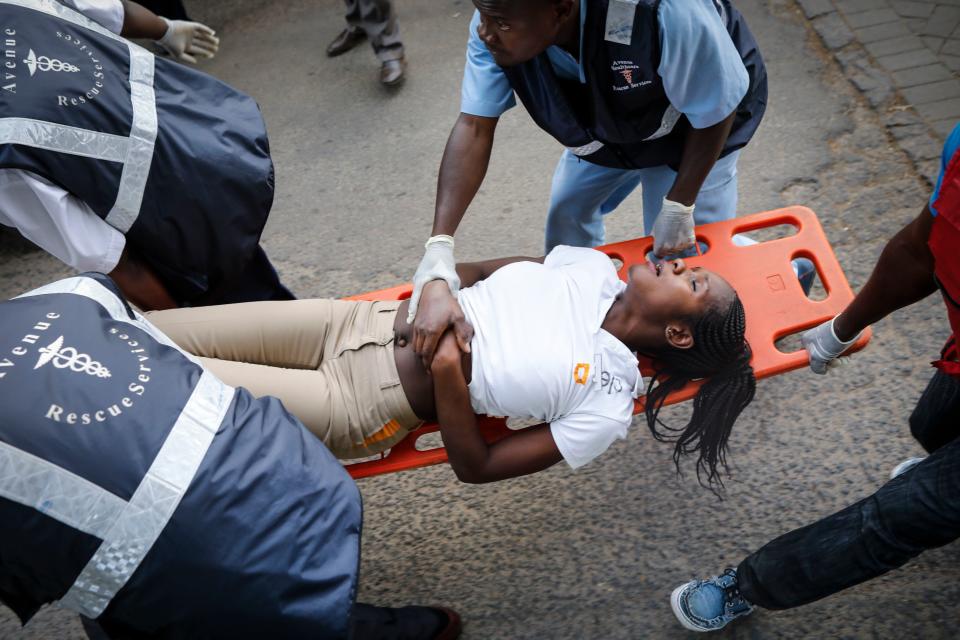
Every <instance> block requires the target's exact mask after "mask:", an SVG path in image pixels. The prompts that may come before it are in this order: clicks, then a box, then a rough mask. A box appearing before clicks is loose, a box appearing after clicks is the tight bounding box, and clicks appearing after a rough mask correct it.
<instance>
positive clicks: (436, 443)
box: [407, 431, 443, 451]
mask: <svg viewBox="0 0 960 640" xmlns="http://www.w3.org/2000/svg"><path fill="white" fill-rule="evenodd" d="M411 435H416V434H411ZM407 437H410V436H407ZM413 446H414V448H416V450H417V451H433V450H434V449H442V448H443V438H441V437H440V432H439V431H431V432H430V433H424V434H423V435H421V436H417V439H416V441H415V442H414V443H413Z"/></svg>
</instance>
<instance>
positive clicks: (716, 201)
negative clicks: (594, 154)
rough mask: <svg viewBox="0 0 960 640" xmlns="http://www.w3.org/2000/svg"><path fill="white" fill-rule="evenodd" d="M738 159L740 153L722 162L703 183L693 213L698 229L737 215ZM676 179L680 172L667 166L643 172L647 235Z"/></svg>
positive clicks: (736, 152) (735, 153)
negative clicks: (699, 226) (700, 226)
mask: <svg viewBox="0 0 960 640" xmlns="http://www.w3.org/2000/svg"><path fill="white" fill-rule="evenodd" d="M739 158H740V152H739V151H734V152H733V153H731V154H729V155H727V156H724V157H723V158H720V159H719V160H717V163H716V164H715V165H713V169H711V171H710V173H709V174H708V175H707V179H706V180H704V181H703V186H702V187H701V188H700V193H699V195H697V200H696V203H695V204H696V208H695V209H694V211H693V219H694V221H695V222H696V223H697V224H698V225H701V224H709V223H711V222H718V221H720V220H729V219H730V218H733V217H734V216H736V215H737V160H738V159H739ZM676 178H677V172H676V171H674V170H673V169H671V168H670V167H668V166H665V165H664V166H659V167H649V168H647V169H641V170H640V183H641V184H642V185H643V230H644V233H645V234H646V235H650V233H651V232H652V231H653V223H654V222H656V220H657V216H658V215H660V208H661V207H662V206H663V199H664V198H666V197H667V193H668V192H669V191H670V189H671V187H673V182H674V180H676Z"/></svg>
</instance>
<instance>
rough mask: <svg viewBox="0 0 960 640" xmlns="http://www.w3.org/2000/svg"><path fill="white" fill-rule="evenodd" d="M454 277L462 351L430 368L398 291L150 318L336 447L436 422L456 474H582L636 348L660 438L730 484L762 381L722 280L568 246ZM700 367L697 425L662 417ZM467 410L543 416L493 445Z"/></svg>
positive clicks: (612, 425)
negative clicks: (621, 262) (369, 298)
mask: <svg viewBox="0 0 960 640" xmlns="http://www.w3.org/2000/svg"><path fill="white" fill-rule="evenodd" d="M457 271H458V274H459V276H460V278H461V282H462V283H463V287H464V288H462V289H461V290H460V292H459V302H460V305H461V307H462V308H463V311H464V314H465V315H466V319H467V320H468V321H469V322H470V324H471V325H472V326H473V329H474V335H473V338H472V340H471V342H470V347H471V348H470V353H462V352H461V350H460V348H459V347H458V345H457V341H456V338H454V336H453V333H452V332H451V331H448V332H447V334H445V335H444V337H443V338H442V339H441V341H440V344H439V346H438V348H437V351H436V354H435V356H434V358H433V361H432V363H431V365H430V367H429V371H428V370H427V369H426V368H425V367H424V365H423V364H422V362H421V360H420V358H418V357H417V356H416V354H415V353H414V351H413V345H412V340H411V335H410V334H411V332H412V327H411V325H408V324H407V323H406V321H405V318H406V316H407V312H406V306H407V303H406V302H405V301H404V302H400V301H391V302H365V301H364V302H361V301H341V300H297V301H284V302H252V303H244V304H233V305H223V306H218V307H202V308H188V309H173V310H169V311H159V312H154V313H151V314H149V315H148V317H149V319H150V320H151V321H152V322H153V323H154V324H155V325H157V327H159V328H160V329H161V330H162V331H164V332H165V333H166V334H167V335H168V336H170V338H171V339H172V340H174V342H176V343H177V344H179V345H180V346H181V347H183V348H184V349H185V350H187V351H189V352H192V353H194V354H196V355H197V356H200V357H201V358H202V361H203V364H204V366H206V367H207V368H208V369H210V370H211V371H212V372H213V373H214V374H216V375H217V376H218V377H220V378H221V379H222V380H224V381H225V382H227V383H228V384H231V385H234V386H243V387H246V388H247V389H249V390H250V391H251V392H252V393H253V394H254V395H257V396H262V395H272V396H277V397H279V398H280V399H281V400H283V402H284V404H285V405H286V407H287V409H288V410H289V411H291V412H292V413H293V414H295V415H297V416H298V417H299V418H300V419H301V420H302V421H303V423H304V424H305V425H306V426H307V427H308V428H309V429H310V430H311V431H312V432H313V433H314V434H315V435H317V437H319V438H320V439H321V440H323V442H324V443H325V444H326V445H327V446H328V447H329V448H330V449H331V450H332V451H333V453H334V454H335V455H337V456H338V457H340V458H345V459H348V458H357V457H364V456H369V455H372V454H374V453H378V452H380V451H383V450H385V449H387V448H389V447H391V446H392V445H394V444H396V443H397V442H399V441H400V440H401V439H402V438H403V437H405V436H406V435H407V433H409V432H410V431H412V430H414V429H416V428H417V427H419V426H420V425H421V424H422V423H423V422H424V421H427V420H436V421H437V422H439V424H440V432H441V435H442V437H443V443H444V446H445V447H446V449H447V454H448V456H449V458H450V464H451V465H452V466H453V469H454V471H455V472H456V474H457V476H458V477H459V478H460V479H461V480H462V481H464V482H490V481H495V480H502V479H504V478H511V477H515V476H521V475H525V474H529V473H534V472H537V471H540V470H542V469H546V468H547V467H550V466H552V465H554V464H556V463H557V462H559V461H560V460H561V459H563V460H565V461H566V462H567V463H568V464H569V465H570V466H571V467H573V468H576V467H580V466H582V465H584V464H586V463H587V462H589V461H590V460H592V459H593V458H595V457H596V456H598V455H599V454H601V453H603V451H605V450H606V449H607V447H609V446H610V444H611V443H612V442H613V441H614V440H617V439H619V438H624V437H625V436H626V433H627V428H628V427H629V425H630V422H631V417H632V413H633V400H634V398H635V397H637V396H638V394H640V393H642V391H643V380H642V379H641V375H640V371H639V369H638V364H637V359H636V357H635V355H634V352H640V353H642V354H646V355H648V356H650V357H652V358H653V359H654V361H655V363H656V373H655V374H654V376H653V378H652V379H651V380H650V382H649V384H648V385H647V394H648V395H647V403H646V420H647V425H648V426H649V427H650V430H651V431H652V432H653V435H654V436H655V437H656V438H658V439H660V440H667V439H669V440H675V441H676V446H675V450H674V460H675V461H679V458H680V455H681V454H690V453H697V454H699V458H698V461H697V475H698V478H703V477H706V479H707V480H708V482H710V483H719V482H720V476H719V470H718V466H722V465H724V464H725V462H724V453H725V450H726V443H727V438H728V436H729V433H730V430H731V428H732V426H733V423H734V421H735V420H736V418H737V416H738V415H739V414H740V412H741V411H742V410H743V408H744V407H746V405H747V404H749V402H750V401H751V400H752V398H753V393H754V387H755V379H754V376H753V369H752V368H751V367H750V364H749V360H750V348H749V346H748V345H747V343H746V341H745V340H744V325H745V320H744V310H743V305H742V304H741V302H740V300H739V298H738V297H737V295H736V292H735V291H734V290H733V288H732V287H731V286H730V285H729V284H728V283H727V282H726V281H725V280H723V279H722V278H721V277H720V276H718V275H717V274H715V273H711V272H709V271H707V270H705V269H699V268H689V267H687V265H686V264H685V263H684V262H683V261H682V260H675V261H670V262H663V263H660V264H659V265H654V264H652V263H644V264H636V265H633V266H632V267H631V268H630V269H629V278H628V280H629V282H628V283H624V282H623V281H621V280H620V279H619V278H618V277H617V273H616V270H615V268H614V265H613V263H612V262H611V260H610V259H609V258H608V257H607V256H606V255H605V254H603V253H601V252H599V251H596V250H594V249H583V248H572V247H564V246H561V247H557V248H556V249H554V250H553V251H551V252H550V254H549V255H548V256H546V258H504V259H501V260H492V261H487V262H478V263H468V264H461V265H458V267H457ZM698 378H706V379H707V380H706V383H705V384H704V385H703V387H702V388H701V389H700V391H699V392H698V394H697V396H696V398H695V399H694V405H693V413H692V416H691V418H690V421H689V422H688V424H687V425H686V426H684V427H682V428H679V429H672V428H670V427H665V425H663V424H662V423H660V422H659V421H658V419H657V415H658V412H659V410H660V407H661V406H662V403H663V400H664V399H665V398H666V396H667V394H668V393H670V392H671V391H673V390H675V389H678V388H680V387H682V386H683V385H684V384H686V383H687V382H688V381H689V380H691V379H698ZM655 383H658V384H656V386H654V385H655ZM475 414H488V415H495V416H511V417H525V418H526V417H532V418H535V419H537V420H539V421H542V423H543V424H540V425H538V426H534V427H530V428H527V429H523V430H521V431H518V432H516V433H515V434H513V435H512V436H511V437H509V438H505V439H503V440H500V441H498V442H496V443H494V444H491V445H488V444H487V443H486V441H485V440H484V439H483V437H482V436H481V435H480V433H479V430H478V429H477V423H476V416H475ZM662 429H665V430H662Z"/></svg>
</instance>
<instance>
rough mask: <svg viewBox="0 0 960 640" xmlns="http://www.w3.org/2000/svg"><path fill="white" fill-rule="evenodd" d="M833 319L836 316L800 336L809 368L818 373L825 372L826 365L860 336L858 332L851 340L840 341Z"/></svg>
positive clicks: (830, 363)
mask: <svg viewBox="0 0 960 640" xmlns="http://www.w3.org/2000/svg"><path fill="white" fill-rule="evenodd" d="M834 320H836V318H834V319H833V320H828V321H827V322H824V323H823V324H821V325H819V326H817V327H814V328H813V329H810V330H809V331H806V332H804V334H803V335H802V336H801V337H800V342H801V343H802V344H803V348H804V349H806V350H807V355H808V356H809V357H810V369H811V370H812V371H813V372H814V373H818V374H820V375H823V374H825V373H826V372H827V367H828V366H833V365H834V364H835V363H834V360H836V358H837V357H839V356H840V355H841V354H842V353H843V352H844V351H846V350H847V349H848V348H850V345H852V344H853V343H854V342H856V341H857V338H859V337H860V334H859V333H858V334H857V335H856V336H854V337H853V339H852V340H849V341H848V342H842V341H841V340H840V339H839V338H837V334H836V333H834V331H833V321H834ZM837 362H840V361H837Z"/></svg>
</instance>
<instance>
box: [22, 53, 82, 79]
mask: <svg viewBox="0 0 960 640" xmlns="http://www.w3.org/2000/svg"><path fill="white" fill-rule="evenodd" d="M23 63H24V64H25V65H27V71H29V72H30V76H31V77H32V76H33V74H35V73H36V72H37V71H65V72H67V73H76V72H77V71H80V67H78V66H77V65H75V64H70V63H69V62H63V61H62V60H57V59H56V58H49V57H47V56H39V57H38V56H37V54H36V53H34V52H33V49H30V52H29V53H28V54H27V57H26V58H24V60H23Z"/></svg>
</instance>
